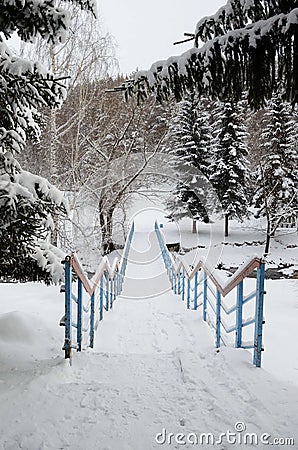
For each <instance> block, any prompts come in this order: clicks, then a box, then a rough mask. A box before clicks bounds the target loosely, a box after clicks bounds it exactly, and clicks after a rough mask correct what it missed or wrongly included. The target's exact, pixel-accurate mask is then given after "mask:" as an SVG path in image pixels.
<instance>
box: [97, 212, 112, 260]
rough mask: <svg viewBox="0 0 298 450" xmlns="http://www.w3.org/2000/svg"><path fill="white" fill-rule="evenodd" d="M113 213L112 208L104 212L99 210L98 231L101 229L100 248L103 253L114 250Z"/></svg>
mask: <svg viewBox="0 0 298 450" xmlns="http://www.w3.org/2000/svg"><path fill="white" fill-rule="evenodd" d="M113 213H114V209H110V210H108V211H106V212H104V211H100V213H99V218H100V231H101V249H102V253H103V255H107V254H108V253H111V252H112V251H114V250H115V245H114V242H113V239H112V234H113Z"/></svg>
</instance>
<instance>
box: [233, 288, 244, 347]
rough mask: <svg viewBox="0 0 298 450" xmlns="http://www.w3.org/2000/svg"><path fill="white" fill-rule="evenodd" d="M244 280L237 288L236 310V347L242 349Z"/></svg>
mask: <svg viewBox="0 0 298 450" xmlns="http://www.w3.org/2000/svg"><path fill="white" fill-rule="evenodd" d="M242 316H243V280H242V281H240V283H239V284H238V286H237V309H236V341H235V347H236V348H240V347H241V344H242V321H243V317H242Z"/></svg>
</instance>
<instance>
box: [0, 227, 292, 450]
mask: <svg viewBox="0 0 298 450" xmlns="http://www.w3.org/2000/svg"><path fill="white" fill-rule="evenodd" d="M266 288H267V292H268V294H267V296H266V311H265V315H266V325H265V330H264V336H265V352H264V355H263V361H264V364H263V369H256V368H255V367H254V366H253V365H252V362H251V359H252V358H251V354H250V352H249V351H246V350H240V349H233V348H222V349H220V351H219V352H217V351H216V350H215V348H214V336H213V332H212V331H211V329H209V327H208V326H207V325H206V324H205V323H203V321H202V312H201V310H198V311H196V312H195V311H188V310H187V309H186V308H185V305H184V304H183V302H182V301H181V299H180V298H179V297H178V296H175V295H174V294H173V293H172V292H171V291H170V290H169V283H168V280H167V278H166V274H165V271H164V267H163V262H162V259H161V258H160V257H159V256H158V248H157V242H156V240H155V238H154V236H152V235H151V237H150V239H148V232H140V231H139V232H137V233H136V234H135V237H134V240H133V243H132V249H131V254H130V262H129V264H128V266H127V273H126V280H125V283H124V291H123V294H122V297H120V298H118V299H117V301H116V302H115V304H114V311H113V312H109V314H108V315H106V316H105V318H104V321H103V322H102V323H100V326H99V328H98V331H97V335H96V345H95V349H94V350H86V351H84V352H82V353H81V354H74V357H73V365H72V366H70V365H69V363H68V361H65V360H64V359H63V353H62V351H61V347H62V343H63V329H61V328H59V326H58V323H59V319H60V317H61V316H62V315H63V312H64V311H63V308H64V302H63V294H60V293H59V291H58V288H55V287H49V288H48V287H45V286H43V285H38V284H13V285H10V284H2V285H1V286H0V299H1V300H0V302H1V316H0V359H1V369H0V402H1V413H0V419H1V420H0V436H1V438H0V448H1V449H5V450H8V449H10V450H15V449H18V448H22V449H28V450H29V449H30V450H37V449H52V450H57V449H67V448H71V449H75V450H85V449H90V450H97V449H100V450H107V449H109V450H139V449H143V450H151V449H154V448H160V447H162V446H164V447H165V448H179V447H180V445H182V441H186V440H189V441H190V442H194V439H195V436H196V437H197V438H198V439H200V438H201V439H203V440H204V439H207V437H206V436H205V437H204V436H203V437H201V433H213V434H214V439H217V440H218V442H219V439H218V437H219V435H220V433H227V432H228V430H230V431H231V433H235V436H236V438H237V441H236V442H237V444H232V443H231V441H230V443H229V442H227V439H226V438H225V437H223V438H222V444H220V445H219V444H218V445H217V447H218V448H224V449H229V448H231V449H232V448H240V445H241V444H240V442H241V439H244V434H245V433H244V432H241V429H244V425H245V427H246V432H247V433H256V435H257V439H259V442H260V439H261V438H262V439H263V440H266V439H267V440H268V441H269V442H273V438H294V439H295V440H296V445H297V443H298V435H297V427H296V423H297V413H298V408H297V402H296V399H297V395H298V382H297V370H298V354H297V349H296V345H295V343H296V342H297V339H298V330H297V326H296V323H297V320H296V317H297V310H298V303H297V300H296V299H297V291H298V286H297V282H296V281H295V280H275V281H267V286H266ZM136 292H138V295H136ZM159 292H163V293H162V294H161V295H158V293H159ZM236 423H237V424H238V425H237V427H238V430H239V431H236V430H235V424H236ZM160 433H161V434H160ZM169 433H174V436H172V437H169V436H171V435H169ZM178 433H182V434H183V435H184V436H185V437H184V438H183V437H181V436H180V437H179V436H178V438H177V434H178ZM189 433H195V435H192V434H189ZM267 434H268V435H270V437H266V436H267ZM210 439H213V438H211V437H210ZM254 439H256V438H254ZM164 440H165V441H166V443H165V444H164V445H161V444H162V442H163V441H164ZM169 440H170V442H171V444H170V445H168V442H169ZM179 440H180V443H179ZM177 442H178V443H177ZM200 447H201V448H209V445H207V443H206V440H205V441H204V444H203V445H201V446H200ZM183 448H194V445H193V444H192V443H187V444H186V445H183ZM250 448H267V446H266V444H264V443H263V444H262V443H259V445H258V446H257V445H256V444H254V445H252V446H251V447H250ZM276 448H279V446H278V445H277V446H276ZM292 448H296V447H295V446H293V447H292Z"/></svg>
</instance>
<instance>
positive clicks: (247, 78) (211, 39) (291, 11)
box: [122, 0, 298, 108]
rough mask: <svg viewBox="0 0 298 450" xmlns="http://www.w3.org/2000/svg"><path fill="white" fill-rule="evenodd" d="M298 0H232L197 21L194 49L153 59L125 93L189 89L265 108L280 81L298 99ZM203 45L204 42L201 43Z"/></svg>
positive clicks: (161, 94)
mask: <svg viewBox="0 0 298 450" xmlns="http://www.w3.org/2000/svg"><path fill="white" fill-rule="evenodd" d="M297 18H298V8H297V0H275V1H272V0H250V1H246V0H228V1H227V4H226V6H223V7H221V8H220V9H219V10H218V11H217V13H216V14H214V15H212V16H210V17H205V18H204V19H202V20H200V21H199V23H198V24H197V27H196V30H195V33H194V35H193V39H194V41H195V45H194V48H193V49H190V50H189V51H187V52H185V53H184V54H182V55H181V56H174V57H171V58H167V60H165V61H159V62H157V63H155V64H152V66H151V69H150V70H148V71H144V70H142V71H140V72H139V73H136V74H135V77H134V79H132V80H128V81H127V82H126V83H125V84H124V85H123V86H122V89H123V90H124V91H125V95H126V96H127V97H129V96H130V95H136V96H137V97H138V99H139V100H143V99H145V98H146V97H147V96H148V94H149V93H150V92H154V94H155V96H156V98H157V99H158V100H164V99H166V98H168V97H169V95H170V94H171V93H173V94H174V95H175V97H176V99H177V100H181V99H182V98H183V96H184V95H185V93H186V92H187V90H189V89H196V90H197V91H198V93H199V94H200V95H203V96H206V95H208V96H211V97H212V98H213V99H219V100H223V101H239V100H240V99H241V96H242V93H243V92H246V91H247V92H248V102H249V105H250V106H252V107H253V108H259V107H261V106H263V105H264V104H265V101H266V99H268V98H270V97H271V95H272V93H273V91H274V90H275V89H276V88H277V87H278V88H279V89H280V92H282V93H283V98H284V100H288V101H290V102H291V103H293V104H295V103H298V20H297ZM202 43H203V45H202V46H201V47H200V45H201V44H202Z"/></svg>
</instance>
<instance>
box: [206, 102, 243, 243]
mask: <svg viewBox="0 0 298 450" xmlns="http://www.w3.org/2000/svg"><path fill="white" fill-rule="evenodd" d="M241 109H242V107H241V106H240V105H239V104H238V105H236V104H233V103H230V102H227V103H218V104H217V106H216V108H215V111H214V119H215V121H214V124H213V127H214V130H215V131H214V132H215V139H214V155H213V162H212V164H211V166H210V173H211V175H210V182H211V183H212V185H213V186H214V188H215V190H216V192H217V196H218V199H219V202H220V205H221V209H222V212H223V214H224V216H225V236H228V220H229V217H231V218H233V217H234V218H238V219H240V220H242V219H243V217H245V216H246V215H247V204H248V185H249V177H250V175H249V168H248V161H247V154H248V151H247V143H246V139H247V133H246V128H245V125H244V122H243V114H242V111H241Z"/></svg>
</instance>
